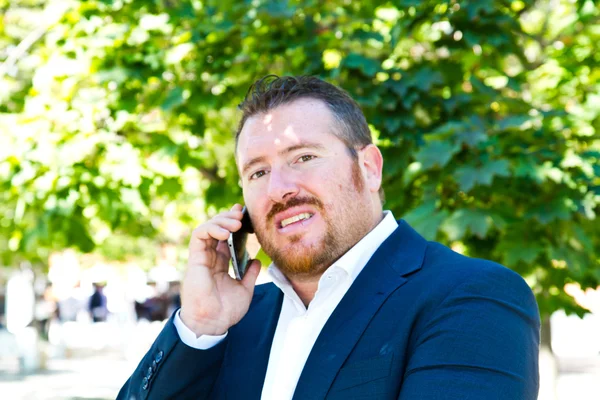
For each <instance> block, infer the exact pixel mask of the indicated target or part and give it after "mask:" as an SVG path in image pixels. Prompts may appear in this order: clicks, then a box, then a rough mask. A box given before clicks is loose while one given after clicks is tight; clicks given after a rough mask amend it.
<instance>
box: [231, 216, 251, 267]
mask: <svg viewBox="0 0 600 400" xmlns="http://www.w3.org/2000/svg"><path fill="white" fill-rule="evenodd" d="M242 214H243V217H242V227H241V228H240V230H238V231H237V232H232V233H231V234H230V235H229V240H228V241H227V243H228V245H229V251H230V252H231V264H232V266H233V271H234V273H235V277H236V279H242V278H243V277H244V275H245V274H246V269H247V268H248V260H249V258H250V256H249V255H248V251H247V250H246V243H247V242H248V235H249V234H251V233H254V229H253V227H252V221H251V220H250V215H249V214H248V210H246V207H244V208H243V209H242Z"/></svg>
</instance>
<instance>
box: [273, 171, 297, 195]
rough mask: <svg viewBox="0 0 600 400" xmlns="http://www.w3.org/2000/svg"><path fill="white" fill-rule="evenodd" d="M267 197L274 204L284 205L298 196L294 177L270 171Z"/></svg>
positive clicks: (282, 172)
mask: <svg viewBox="0 0 600 400" xmlns="http://www.w3.org/2000/svg"><path fill="white" fill-rule="evenodd" d="M267 190H268V192H267V196H269V199H271V201H273V202H274V203H284V202H286V201H288V200H289V199H290V198H292V197H295V196H296V195H297V194H298V185H297V184H296V182H295V179H294V177H293V176H292V175H291V174H289V173H286V172H285V171H282V170H275V169H272V170H271V173H270V174H269V187H268V189H267Z"/></svg>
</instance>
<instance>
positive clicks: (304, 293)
mask: <svg viewBox="0 0 600 400" xmlns="http://www.w3.org/2000/svg"><path fill="white" fill-rule="evenodd" d="M320 278H321V275H319V276H317V277H313V278H310V279H307V280H298V279H294V280H290V283H291V284H292V287H293V288H294V291H295V292H296V294H297V295H298V297H300V300H302V303H303V304H304V307H306V308H308V305H309V304H310V302H311V301H312V299H313V298H314V297H315V293H316V292H317V288H318V287H319V279H320Z"/></svg>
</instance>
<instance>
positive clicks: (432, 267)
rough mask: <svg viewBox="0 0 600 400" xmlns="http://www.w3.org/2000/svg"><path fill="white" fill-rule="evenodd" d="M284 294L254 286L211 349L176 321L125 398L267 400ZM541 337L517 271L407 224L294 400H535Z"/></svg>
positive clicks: (328, 330) (382, 250)
mask: <svg viewBox="0 0 600 400" xmlns="http://www.w3.org/2000/svg"><path fill="white" fill-rule="evenodd" d="M282 299H283V295H282V293H281V291H280V290H279V289H278V288H277V287H276V286H275V285H273V284H272V283H269V284H265V285H259V286H257V287H256V289H255V293H254V297H253V299H252V303H251V305H250V309H249V311H248V313H247V314H246V316H245V317H244V318H243V319H242V320H241V321H240V322H239V323H238V324H237V325H235V326H233V327H231V329H230V330H229V334H228V335H227V337H226V339H225V340H224V341H223V342H221V343H220V344H218V345H217V346H215V347H213V348H211V349H209V350H196V349H193V348H190V347H188V346H186V345H185V344H184V343H183V342H181V340H180V339H179V336H178V334H177V331H176V329H175V327H174V325H173V322H172V319H171V320H169V321H168V322H167V324H166V325H165V327H164V329H163V331H162V332H161V333H160V335H159V336H158V338H157V339H156V341H155V342H154V344H153V345H152V347H151V348H150V350H149V351H148V353H147V354H146V356H145V357H144V358H143V359H142V361H141V362H140V364H139V366H138V367H137V369H136V370H135V372H134V373H133V375H132V376H131V377H130V378H129V380H128V381H127V382H126V383H125V386H124V387H123V388H122V389H121V392H120V393H119V397H118V398H119V399H124V400H125V399H126V400H131V399H243V400H252V399H260V396H261V391H262V387H263V382H264V379H265V374H266V370H267V363H268V361H269V352H270V349H271V343H272V341H273V335H274V333H275V328H276V326H277V321H278V318H279V313H280V310H281V304H282ZM171 318H172V317H171ZM539 331H540V320H539V313H538V308H537V304H536V302H535V299H534V296H533V294H532V292H531V290H530V288H529V287H528V286H527V284H526V283H525V282H524V281H523V279H522V278H521V277H520V276H519V275H517V274H516V273H514V272H513V271H511V270H509V269H507V268H505V267H503V266H501V265H498V264H496V263H493V262H490V261H485V260H479V259H473V258H468V257H465V256H462V255H460V254H457V253H455V252H453V251H452V250H450V249H449V248H447V247H445V246H443V245H441V244H439V243H435V242H428V241H426V240H425V239H424V238H423V237H421V236H420V235H419V234H418V233H417V232H415V231H414V230H413V229H412V228H411V227H410V226H409V225H408V224H407V223H406V222H404V221H400V222H399V226H398V228H397V229H396V230H395V231H394V232H393V233H392V235H390V237H389V238H388V239H386V241H385V242H384V243H383V244H382V245H381V246H380V247H379V249H378V250H377V251H376V252H375V254H374V255H373V257H372V258H371V260H370V261H369V262H368V263H367V265H366V266H365V268H364V269H363V271H362V272H361V273H360V274H359V275H358V277H357V278H356V280H355V281H354V283H353V284H352V286H351V287H350V289H349V290H348V292H347V293H346V295H345V296H344V298H343V299H342V300H341V302H340V304H339V305H338V307H337V308H336V309H335V310H334V312H333V314H332V315H331V317H330V318H329V320H328V321H327V323H326V324H325V326H324V327H323V330H322V331H321V333H320V335H319V337H318V338H317V341H316V342H315V345H314V347H313V349H312V351H311V352H310V355H309V357H308V360H307V361H306V364H305V366H304V369H303V371H302V374H301V376H300V379H299V381H298V385H297V387H296V391H295V393H294V400H312V399H314V400H317V399H328V400H338V399H339V400H342V399H343V400H358V399H365V400H366V399H369V400H371V399H401V400H407V399H419V400H442V399H443V400H446V399H462V400H466V399H477V400H480V399H484V400H533V399H536V398H537V393H538V346H539Z"/></svg>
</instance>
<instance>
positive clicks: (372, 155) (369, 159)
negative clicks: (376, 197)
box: [360, 144, 383, 193]
mask: <svg viewBox="0 0 600 400" xmlns="http://www.w3.org/2000/svg"><path fill="white" fill-rule="evenodd" d="M360 166H361V169H362V170H363V174H364V176H365V179H366V183H367V186H368V187H369V191H371V192H372V193H377V192H378V191H379V188H380V187H381V173H382V170H383V156H382V155H381V151H379V148H378V147H377V146H375V145H374V144H369V145H367V146H365V147H364V148H363V149H362V150H360Z"/></svg>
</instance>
